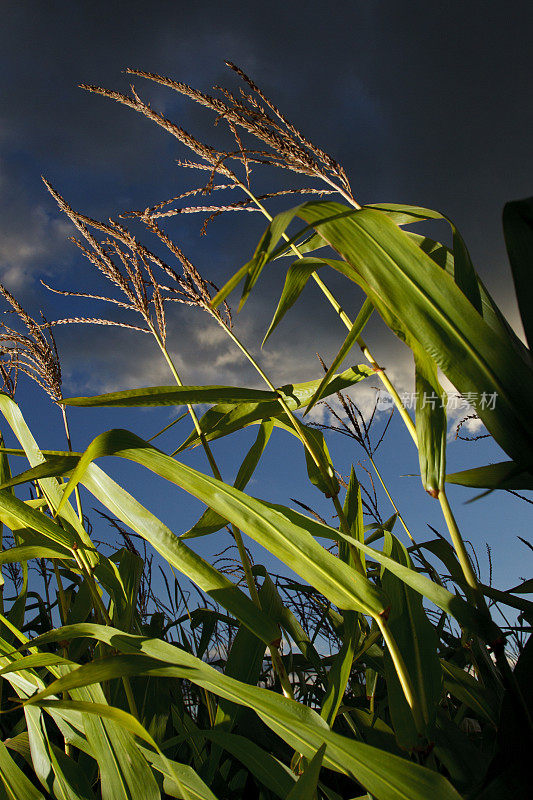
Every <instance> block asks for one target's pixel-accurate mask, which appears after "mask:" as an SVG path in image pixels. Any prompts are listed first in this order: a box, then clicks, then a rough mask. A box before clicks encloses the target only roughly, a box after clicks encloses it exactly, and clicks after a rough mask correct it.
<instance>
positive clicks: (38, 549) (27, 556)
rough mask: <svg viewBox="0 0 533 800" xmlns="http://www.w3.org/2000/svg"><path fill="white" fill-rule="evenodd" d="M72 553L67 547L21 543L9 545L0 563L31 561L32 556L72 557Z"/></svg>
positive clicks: (1, 556)
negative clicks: (17, 545) (25, 544)
mask: <svg viewBox="0 0 533 800" xmlns="http://www.w3.org/2000/svg"><path fill="white" fill-rule="evenodd" d="M72 557H73V556H72V553H71V552H70V551H69V550H68V549H67V548H66V547H65V548H60V547H49V546H45V545H27V546H24V545H21V546H20V547H9V548H8V549H7V550H4V551H3V552H2V553H0V564H12V563H14V562H17V561H18V562H19V563H21V562H23V561H30V560H31V559H32V558H63V559H65V558H67V559H68V558H72Z"/></svg>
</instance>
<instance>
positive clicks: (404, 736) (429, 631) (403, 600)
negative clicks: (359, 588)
mask: <svg viewBox="0 0 533 800" xmlns="http://www.w3.org/2000/svg"><path fill="white" fill-rule="evenodd" d="M385 546H386V551H385V552H387V554H388V555H389V556H390V557H391V558H393V559H394V560H395V561H398V563H401V564H403V565H405V566H406V567H408V568H409V569H411V570H413V565H412V562H411V559H410V558H409V555H408V553H407V550H406V549H405V547H404V546H403V544H402V543H401V542H400V540H399V539H398V538H397V537H396V536H394V534H392V533H388V532H386V533H385ZM381 584H382V586H383V589H384V590H385V591H386V592H387V595H388V596H389V597H390V599H391V612H390V615H389V619H388V623H387V624H388V627H389V630H390V631H391V633H392V635H393V636H394V639H395V640H396V642H397V644H398V647H399V648H400V651H401V653H402V655H403V658H404V661H405V665H406V667H407V671H408V673H409V675H410V677H411V682H412V686H413V689H414V692H415V695H416V700H417V705H418V708H419V709H420V711H421V716H422V720H423V722H424V725H425V731H426V734H427V733H428V731H429V728H430V727H431V726H432V725H433V723H434V722H435V714H436V709H437V707H438V704H439V702H440V699H441V695H442V670H441V666H440V662H439V657H438V654H437V646H438V638H437V634H436V632H435V629H434V627H433V625H432V624H431V622H430V621H429V619H428V618H427V615H426V612H425V610H424V607H423V605H422V597H421V595H420V594H419V593H418V592H416V591H414V590H413V589H411V588H410V587H409V586H406V584H405V583H404V582H403V581H402V580H400V579H399V578H398V577H397V576H396V575H393V574H392V573H391V572H390V570H388V569H384V570H383V574H382V578H381ZM384 662H385V677H386V682H387V694H388V698H389V710H390V714H391V717H392V721H393V727H394V730H395V732H396V737H397V740H398V743H399V744H400V746H401V747H404V748H406V749H410V748H412V747H416V746H417V745H418V744H419V734H422V733H423V731H417V730H416V727H415V722H414V720H413V717H412V715H411V712H410V709H409V706H408V705H407V701H406V700H405V695H404V692H403V690H402V687H401V685H400V682H399V680H398V677H397V673H396V670H395V668H394V664H393V662H392V659H391V657H390V654H389V652H388V650H387V649H386V650H385V653H384Z"/></svg>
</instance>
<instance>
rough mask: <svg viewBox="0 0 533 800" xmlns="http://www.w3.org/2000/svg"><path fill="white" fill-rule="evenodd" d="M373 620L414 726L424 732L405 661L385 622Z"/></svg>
mask: <svg viewBox="0 0 533 800" xmlns="http://www.w3.org/2000/svg"><path fill="white" fill-rule="evenodd" d="M375 620H376V622H377V624H378V626H379V629H380V631H381V635H382V636H383V641H384V642H385V644H386V645H387V648H388V651H389V653H390V656H391V659H392V663H393V664H394V669H395V670H396V674H397V675H398V680H399V681H400V684H401V687H402V690H403V693H404V696H405V699H406V700H407V704H408V705H409V708H410V709H411V713H412V715H413V720H414V723H415V726H416V729H417V731H418V732H419V733H422V731H423V730H424V720H423V718H422V713H421V710H420V707H419V705H418V701H417V698H416V695H415V692H414V689H413V684H412V681H411V676H410V675H409V672H408V671H407V667H406V665H405V661H404V660H403V656H402V654H401V651H400V649H399V647H398V645H397V643H396V640H395V639H394V637H393V635H392V633H391V632H390V630H389V627H388V625H387V622H386V621H385V619H384V618H383V617H382V616H379V615H378V616H376V617H375Z"/></svg>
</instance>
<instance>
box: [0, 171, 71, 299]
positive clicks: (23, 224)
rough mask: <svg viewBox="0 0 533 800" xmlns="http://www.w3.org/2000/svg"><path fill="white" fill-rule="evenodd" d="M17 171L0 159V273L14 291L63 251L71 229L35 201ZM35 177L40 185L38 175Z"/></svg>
mask: <svg viewBox="0 0 533 800" xmlns="http://www.w3.org/2000/svg"><path fill="white" fill-rule="evenodd" d="M18 172H19V171H18V170H17V169H16V168H15V169H13V168H9V167H8V165H7V164H6V163H5V161H4V162H1V161H0V192H1V193H2V201H3V203H2V206H3V208H2V214H1V215H0V274H1V276H2V278H1V280H2V282H3V283H5V284H6V285H7V286H8V288H9V289H10V290H12V291H14V292H18V291H23V290H27V289H28V288H29V283H30V280H32V279H33V276H34V274H35V273H36V272H41V273H42V274H46V273H47V272H49V271H50V267H51V264H52V263H53V262H54V260H55V259H58V258H59V257H61V256H64V255H65V253H66V247H65V239H66V237H67V235H69V234H70V233H71V226H70V224H69V223H68V222H67V221H66V220H65V219H62V218H58V217H57V215H55V214H53V213H51V211H50V209H49V208H47V207H46V206H45V203H44V202H35V195H32V193H31V191H30V190H28V188H27V187H26V186H25V185H24V183H22V182H19V177H20V176H19V174H18ZM36 181H38V185H40V186H42V184H40V180H39V178H38V176H36ZM44 199H45V198H44V189H43V200H44Z"/></svg>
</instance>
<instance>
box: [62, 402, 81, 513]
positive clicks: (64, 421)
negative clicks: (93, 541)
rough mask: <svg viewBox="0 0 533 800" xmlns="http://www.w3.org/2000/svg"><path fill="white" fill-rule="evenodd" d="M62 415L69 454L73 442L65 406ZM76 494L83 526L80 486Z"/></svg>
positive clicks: (75, 489)
mask: <svg viewBox="0 0 533 800" xmlns="http://www.w3.org/2000/svg"><path fill="white" fill-rule="evenodd" d="M61 413H62V415H63V425H64V427H65V435H66V437H67V445H68V449H69V453H72V440H71V438H70V429H69V426H68V420H67V411H66V408H65V406H63V405H62V406H61ZM74 493H75V495H76V507H77V509H78V518H79V520H80V523H81V524H82V525H83V509H82V505H81V497H80V490H79V487H78V484H76V486H75V487H74Z"/></svg>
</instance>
